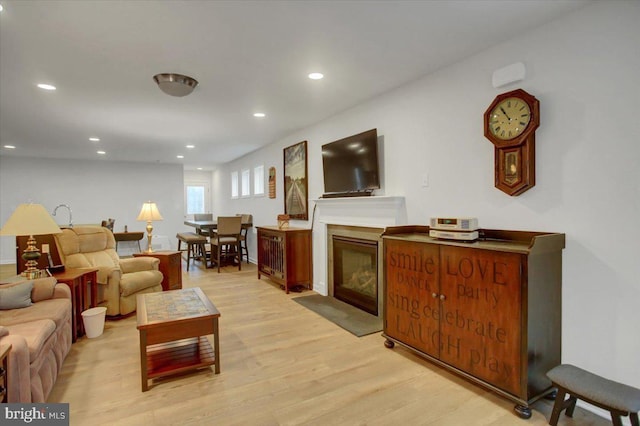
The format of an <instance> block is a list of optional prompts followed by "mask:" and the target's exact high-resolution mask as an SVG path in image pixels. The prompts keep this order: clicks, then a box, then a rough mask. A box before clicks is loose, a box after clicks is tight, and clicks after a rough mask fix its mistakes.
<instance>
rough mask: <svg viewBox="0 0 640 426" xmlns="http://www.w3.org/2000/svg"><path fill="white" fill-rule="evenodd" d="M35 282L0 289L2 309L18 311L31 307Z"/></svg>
mask: <svg viewBox="0 0 640 426" xmlns="http://www.w3.org/2000/svg"><path fill="white" fill-rule="evenodd" d="M32 289H33V281H28V282H26V283H21V284H18V285H14V286H13V287H9V288H2V289H0V309H18V308H26V307H28V306H31V290H32Z"/></svg>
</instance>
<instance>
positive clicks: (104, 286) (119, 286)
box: [55, 226, 162, 316]
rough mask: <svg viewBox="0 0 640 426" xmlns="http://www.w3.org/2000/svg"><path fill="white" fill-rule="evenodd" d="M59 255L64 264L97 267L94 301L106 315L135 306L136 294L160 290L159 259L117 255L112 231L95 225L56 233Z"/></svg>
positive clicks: (131, 309)
mask: <svg viewBox="0 0 640 426" xmlns="http://www.w3.org/2000/svg"><path fill="white" fill-rule="evenodd" d="M55 238H56V244H57V246H58V252H59V253H60V259H61V260H62V263H63V264H64V265H65V267H67V268H92V267H93V268H98V284H99V285H98V301H99V304H100V306H106V308H107V315H109V316H117V315H126V314H129V313H131V312H134V311H135V310H136V296H137V295H138V294H142V293H153V292H156V291H162V285H161V284H160V283H161V282H162V273H161V272H160V271H159V270H158V265H159V264H160V261H159V260H158V259H156V258H154V257H135V258H131V259H120V258H119V257H118V253H117V252H116V250H115V247H116V241H115V239H114V237H113V233H112V232H111V231H110V230H108V229H107V228H103V227H99V226H76V227H74V228H70V229H63V230H62V233H61V234H56V235H55Z"/></svg>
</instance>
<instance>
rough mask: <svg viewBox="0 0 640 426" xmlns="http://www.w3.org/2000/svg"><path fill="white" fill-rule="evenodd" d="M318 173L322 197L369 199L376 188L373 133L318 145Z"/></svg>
mask: <svg viewBox="0 0 640 426" xmlns="http://www.w3.org/2000/svg"><path fill="white" fill-rule="evenodd" d="M322 169H323V172H324V191H325V194H324V195H323V197H325V198H327V197H346V196H365V195H371V193H372V192H373V190H374V189H379V188H380V173H379V170H378V132H377V129H371V130H367V131H366V132H362V133H359V134H357V135H353V136H349V137H347V138H344V139H340V140H337V141H335V142H331V143H328V144H325V145H322Z"/></svg>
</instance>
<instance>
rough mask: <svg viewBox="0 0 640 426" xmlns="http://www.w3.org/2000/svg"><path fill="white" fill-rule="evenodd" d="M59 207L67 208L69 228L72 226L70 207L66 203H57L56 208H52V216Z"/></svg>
mask: <svg viewBox="0 0 640 426" xmlns="http://www.w3.org/2000/svg"><path fill="white" fill-rule="evenodd" d="M60 207H65V208H66V209H67V210H69V228H73V219H72V218H71V207H69V206H68V205H66V204H59V205H57V206H56V208H55V209H53V213H52V216H55V215H56V212H57V211H58V208H60Z"/></svg>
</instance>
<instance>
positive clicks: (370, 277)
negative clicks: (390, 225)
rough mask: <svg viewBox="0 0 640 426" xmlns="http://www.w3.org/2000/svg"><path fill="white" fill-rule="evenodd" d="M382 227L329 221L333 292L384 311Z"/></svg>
mask: <svg viewBox="0 0 640 426" xmlns="http://www.w3.org/2000/svg"><path fill="white" fill-rule="evenodd" d="M383 231H384V230H383V229H381V228H369V227H361V226H343V225H328V227H327V242H328V247H327V249H328V253H327V257H328V259H329V268H328V271H327V272H328V281H329V295H330V296H333V297H335V298H336V299H338V300H341V301H343V302H346V303H348V304H350V305H352V306H355V307H356V308H359V309H361V310H363V311H365V312H368V313H370V314H372V315H375V316H381V315H382V265H381V261H380V260H379V259H381V258H382V257H381V250H382V244H381V242H380V235H381V234H382V232H383Z"/></svg>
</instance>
